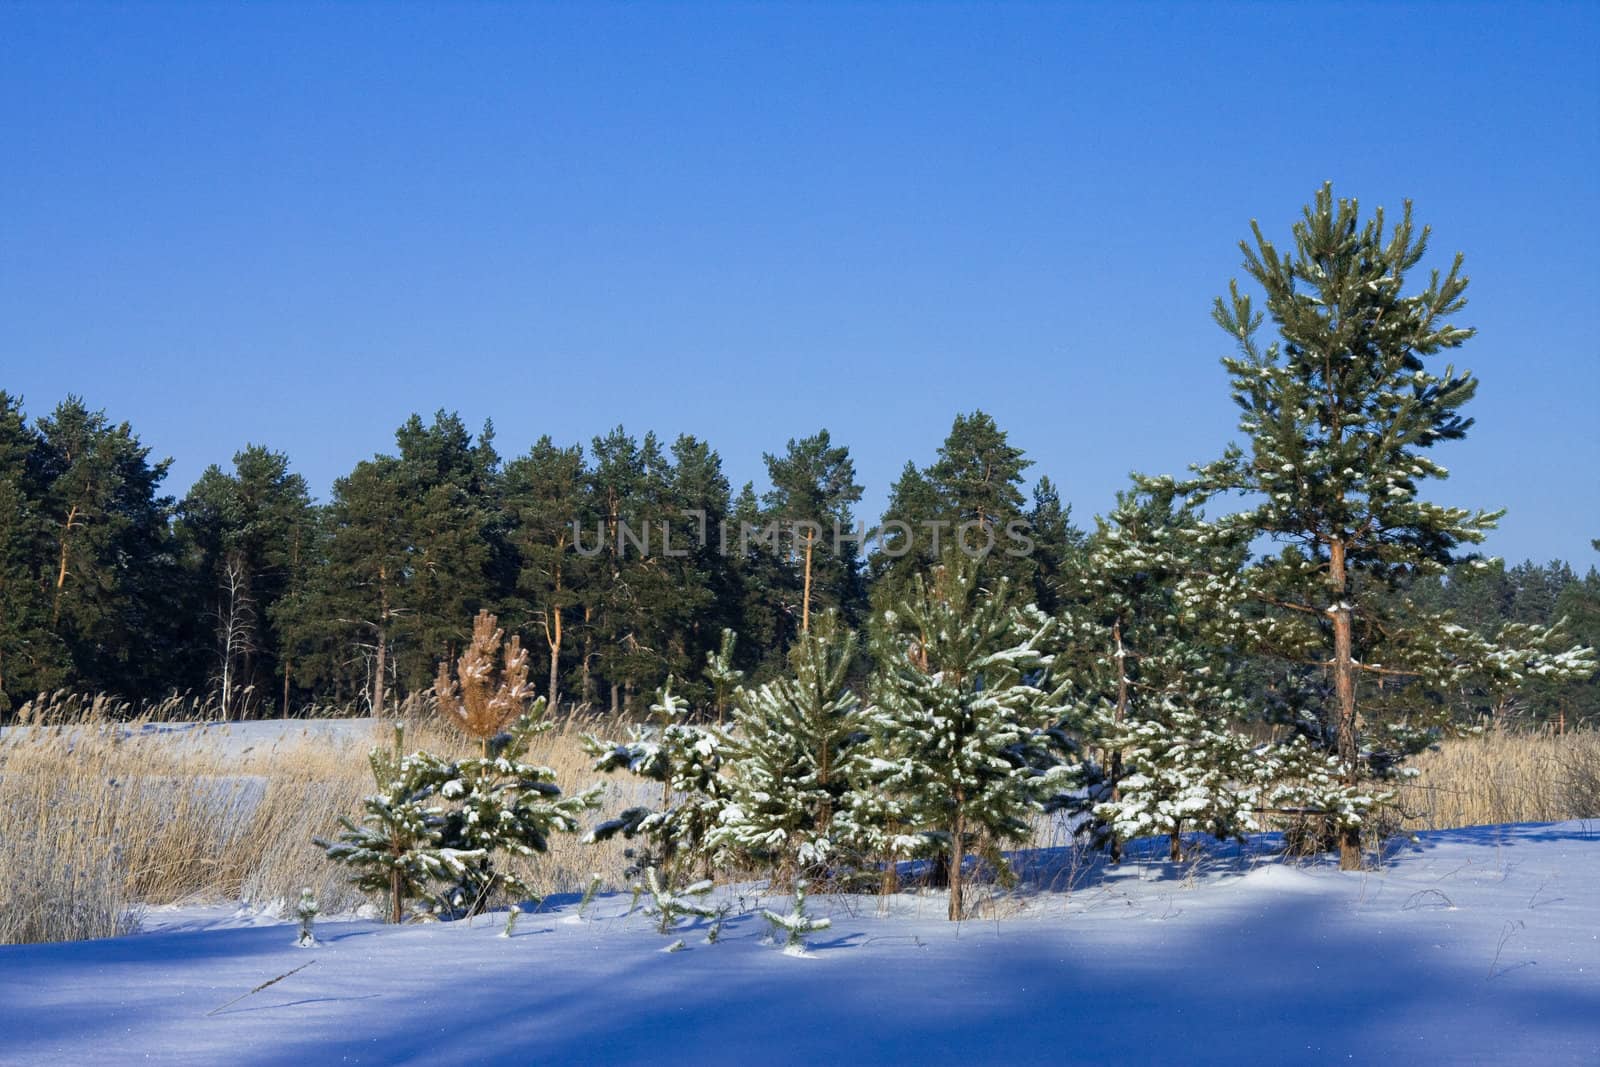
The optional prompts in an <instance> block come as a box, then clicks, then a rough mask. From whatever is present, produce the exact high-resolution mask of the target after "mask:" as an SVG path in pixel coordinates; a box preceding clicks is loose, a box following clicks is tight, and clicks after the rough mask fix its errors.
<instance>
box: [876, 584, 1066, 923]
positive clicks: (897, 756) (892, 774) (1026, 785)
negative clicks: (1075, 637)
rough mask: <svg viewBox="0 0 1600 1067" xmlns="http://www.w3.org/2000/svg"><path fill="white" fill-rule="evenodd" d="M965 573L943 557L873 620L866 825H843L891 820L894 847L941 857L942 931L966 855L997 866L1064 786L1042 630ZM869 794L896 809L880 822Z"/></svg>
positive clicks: (1045, 623) (953, 907) (1042, 623)
mask: <svg viewBox="0 0 1600 1067" xmlns="http://www.w3.org/2000/svg"><path fill="white" fill-rule="evenodd" d="M977 570H978V568H977V564H976V563H975V562H974V561H971V560H966V559H962V558H960V557H959V556H956V555H954V554H952V555H951V557H950V558H949V562H948V563H947V564H946V565H945V566H943V567H940V568H937V569H936V570H935V572H934V575H933V579H932V581H926V580H924V578H923V577H922V576H921V575H915V576H913V578H912V592H911V596H910V597H909V598H907V600H906V601H905V603H904V604H903V605H902V606H901V608H900V609H899V610H898V611H892V612H887V613H885V614H884V615H883V616H882V617H881V618H880V619H879V620H878V624H879V629H880V634H881V637H880V641H881V645H880V649H879V655H878V658H879V661H880V663H881V672H882V673H881V675H880V677H879V679H878V683H877V687H876V690H875V696H876V698H877V707H876V708H875V710H874V712H873V714H872V717H871V728H872V734H871V737H870V739H869V740H868V741H867V742H865V744H864V745H863V757H864V759H863V768H862V774H863V778H864V781H865V786H864V788H862V789H860V790H858V791H857V792H858V793H859V794H860V795H861V797H862V799H863V803H864V804H865V805H866V807H867V808H869V809H871V811H870V816H871V817H870V819H864V818H862V817H861V815H860V814H857V815H856V816H855V817H854V818H853V819H852V822H853V823H855V825H856V826H858V827H860V826H861V825H862V824H863V823H870V822H873V821H877V820H879V819H882V818H883V817H884V816H885V814H888V815H889V816H890V817H891V818H903V819H904V820H905V823H904V829H902V830H901V831H900V832H899V837H900V839H901V840H904V841H907V842H908V843H909V842H910V841H912V840H914V839H915V838H920V839H921V840H922V842H923V843H924V844H925V845H926V846H928V847H931V848H934V849H937V850H938V851H940V852H942V853H943V854H944V856H945V857H946V858H947V862H948V866H949V875H950V908H949V917H950V919H951V920H952V921H954V920H958V919H960V918H961V917H962V914H963V906H964V901H963V888H964V880H965V872H964V863H965V859H966V856H967V854H968V852H969V851H971V850H973V849H974V848H977V849H979V850H981V851H982V852H984V853H985V854H986V858H988V859H989V860H990V862H992V863H995V864H997V865H998V864H1001V863H1003V861H1002V860H1001V858H1000V853H999V846H1000V845H1001V844H1002V843H1004V842H1006V841H1013V840H1018V839H1021V838H1022V837H1024V836H1025V835H1026V834H1027V832H1028V818H1029V816H1031V815H1033V814H1034V813H1036V812H1038V811H1041V810H1042V809H1043V801H1044V800H1045V799H1046V797H1048V796H1049V795H1051V794H1053V793H1057V792H1059V791H1061V790H1063V789H1064V788H1066V787H1067V786H1068V785H1069V784H1070V783H1071V782H1072V781H1073V780H1074V778H1075V776H1076V768H1075V767H1071V766H1068V765H1067V764H1065V763H1063V762H1061V761H1060V759H1059V758H1058V753H1057V751H1056V749H1055V747H1054V745H1053V743H1052V737H1051V730H1052V728H1053V727H1054V726H1055V725H1056V724H1057V723H1058V721H1059V720H1060V719H1061V717H1062V714H1063V709H1062V707H1061V705H1060V701H1059V699H1058V697H1057V696H1056V695H1054V694H1053V693H1051V692H1049V691H1047V690H1046V689H1044V688H1042V686H1043V685H1044V684H1045V678H1046V676H1047V672H1048V669H1049V667H1050V664H1051V656H1050V655H1049V654H1048V653H1047V652H1046V651H1045V644H1046V642H1047V640H1048V639H1049V638H1050V636H1051V631H1052V629H1053V626H1054V624H1053V623H1052V621H1051V620H1049V619H1047V618H1045V617H1044V616H1043V615H1042V614H1040V613H1039V612H1038V610H1037V609H1034V608H1033V607H1032V606H1031V605H1030V606H1029V607H1027V608H1021V609H1018V608H1016V607H1014V606H1013V605H1012V603H1011V590H1010V583H1009V582H1008V581H1007V580H1005V579H1003V578H1002V579H1000V580H999V581H998V582H997V583H996V585H995V586H994V588H993V589H986V588H983V587H982V586H981V585H980V584H979V581H978V576H977ZM879 790H881V791H884V792H886V793H889V794H892V795H894V796H895V797H896V798H897V799H898V800H899V801H900V802H901V805H900V807H899V808H898V809H897V810H896V811H892V812H885V810H883V809H882V806H881V805H880V804H879V803H878V802H877V801H876V800H875V799H874V796H875V793H876V791H879Z"/></svg>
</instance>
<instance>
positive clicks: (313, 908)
mask: <svg viewBox="0 0 1600 1067" xmlns="http://www.w3.org/2000/svg"><path fill="white" fill-rule="evenodd" d="M320 911H322V907H321V905H319V904H318V903H317V897H316V894H315V893H313V892H311V887H310V886H306V887H305V888H304V889H301V890H300V902H299V903H298V904H296V905H295V907H294V914H295V918H296V919H298V920H300V931H299V934H298V936H296V937H295V940H294V944H295V947H296V948H316V947H317V946H318V945H320V944H321V942H320V941H318V940H317V934H316V931H315V930H314V929H313V926H314V924H315V923H316V921H317V914H318V913H319V912H320Z"/></svg>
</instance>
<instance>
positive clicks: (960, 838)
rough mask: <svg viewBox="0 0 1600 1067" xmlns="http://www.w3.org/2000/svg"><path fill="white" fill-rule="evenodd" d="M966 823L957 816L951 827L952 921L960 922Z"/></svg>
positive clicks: (963, 902)
mask: <svg viewBox="0 0 1600 1067" xmlns="http://www.w3.org/2000/svg"><path fill="white" fill-rule="evenodd" d="M965 838H966V825H965V820H963V819H962V817H961V816H960V815H957V816H956V819H955V824H954V825H953V826H952V827H951V828H950V921H951V922H960V921H961V914H962V910H963V905H964V904H965V903H966V902H965V901H964V900H963V899H962V892H961V889H962V871H961V868H962V865H963V861H964V860H965V859H966V844H967V843H966V840H965Z"/></svg>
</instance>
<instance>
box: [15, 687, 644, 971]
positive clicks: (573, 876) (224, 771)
mask: <svg viewBox="0 0 1600 1067" xmlns="http://www.w3.org/2000/svg"><path fill="white" fill-rule="evenodd" d="M108 706H110V707H115V706H116V705H115V703H114V702H107V701H96V700H93V699H89V700H81V701H74V702H73V704H72V706H71V707H68V708H65V709H64V708H62V707H61V706H59V705H52V706H45V707H44V708H43V709H42V713H41V709H39V708H36V709H35V710H34V714H33V716H32V718H33V721H32V723H30V724H26V725H23V726H20V727H11V728H7V729H6V730H5V731H4V732H3V733H0V828H3V829H0V871H4V872H6V874H5V877H3V878H0V944H20V943H24V942H34V941H62V940H78V939H83V938H91V937H109V936H114V935H116V934H119V933H124V932H127V931H128V930H129V929H130V928H132V927H133V926H135V925H136V924H137V920H138V908H139V907H140V906H144V905H163V904H171V903H188V902H206V901H213V902H214V901H233V900H243V901H244V902H246V903H247V904H250V905H253V906H257V907H266V908H272V909H282V908H284V907H285V906H286V905H287V906H292V903H293V901H295V900H297V899H298V898H299V895H300V889H301V887H303V886H310V887H311V889H312V891H313V892H314V893H315V894H316V895H317V898H318V900H319V901H320V902H321V904H322V909H323V913H324V914H338V913H341V912H349V911H353V910H354V909H355V908H356V907H358V906H359V905H360V904H362V903H364V900H363V898H362V897H361V895H360V894H359V893H358V892H357V891H356V890H355V889H353V888H352V887H351V886H350V885H349V872H348V871H347V870H345V869H344V868H341V867H338V866H335V865H334V864H331V863H329V862H327V860H326V859H325V858H324V857H323V854H322V850H321V849H319V848H317V847H316V846H314V845H313V844H312V843H311V839H312V838H313V837H316V836H328V835H331V834H332V833H334V832H335V831H336V829H337V820H338V817H339V816H340V815H347V816H350V817H351V818H356V817H358V816H359V813H360V810H361V798H362V797H363V796H365V795H367V794H368V793H371V792H373V790H374V788H375V786H374V782H373V780H372V772H371V770H370V768H369V767H368V764H367V752H368V750H369V749H370V748H371V747H372V746H373V745H374V744H378V745H383V746H388V745H390V744H392V743H393V737H394V734H393V723H391V722H381V723H372V722H371V721H370V720H368V721H364V722H359V723H352V724H351V726H352V727H353V730H351V731H349V732H348V733H347V736H345V737H344V738H342V739H341V738H339V737H336V736H330V735H329V734H328V733H327V732H326V731H312V730H305V731H300V732H298V736H297V731H295V730H294V728H293V724H292V723H291V724H284V728H283V731H282V732H283V734H284V735H285V736H284V738H283V739H282V740H280V741H278V742H277V743H276V744H274V745H273V746H272V747H270V748H267V749H264V750H263V749H259V748H245V747H243V746H233V747H231V748H230V746H228V745H225V744H212V743H208V742H207V741H203V740H198V739H197V738H198V736H199V734H200V733H202V732H203V731H202V729H201V728H199V727H198V726H193V725H191V726H188V727H186V726H184V725H183V724H170V725H168V724H166V723H163V722H159V721H156V720H154V719H151V718H138V719H133V720H131V721H107V720H106V719H105V718H104V717H102V716H101V715H99V714H97V712H99V711H103V710H104V709H105V708H107V707H108ZM413 710H417V711H421V712H424V713H425V714H423V715H419V716H418V717H417V718H416V719H415V720H413V721H411V722H408V723H407V724H406V732H405V745H406V748H407V749H408V750H414V749H418V748H426V749H428V750H430V751H433V752H438V753H441V754H455V755H467V754H476V752H475V751H474V750H476V749H477V748H478V745H477V743H476V742H474V741H472V740H470V739H468V738H465V737H463V736H462V735H461V734H460V733H459V732H457V731H454V730H451V729H449V728H447V727H445V726H444V725H443V723H441V722H440V721H439V720H438V718H437V717H436V716H434V715H432V714H431V713H427V712H431V709H420V708H419V709H413ZM43 723H49V724H50V725H43ZM596 729H598V730H600V731H601V732H605V731H606V729H607V728H606V726H604V725H602V724H600V723H598V722H596V721H594V720H587V719H582V718H568V719H564V720H562V721H560V722H558V724H557V725H556V727H555V728H554V729H552V730H550V731H549V732H548V733H546V734H544V735H543V736H541V737H540V738H538V739H537V741H536V742H535V744H534V746H533V750H532V752H531V753H530V757H531V759H532V761H533V762H541V763H545V764H548V765H549V766H550V767H552V768H553V769H554V770H555V771H556V774H557V781H558V782H559V783H560V784H561V785H562V786H563V788H565V789H568V790H575V789H577V788H580V787H583V786H585V785H588V784H589V783H591V782H593V781H594V780H595V778H596V775H595V774H594V773H593V772H592V771H591V770H590V762H591V761H590V759H589V757H588V756H586V755H585V754H584V753H583V752H582V750H581V749H580V748H579V745H578V739H579V735H580V734H581V733H582V732H584V731H587V730H596ZM608 785H611V786H612V788H611V789H610V793H611V799H612V802H613V804H614V805H615V806H621V805H622V804H624V803H632V802H634V801H633V800H632V799H631V798H628V797H624V796H623V795H622V793H623V790H625V789H628V788H629V786H630V785H631V783H630V782H628V781H627V780H619V781H617V782H615V783H608ZM622 849H623V846H622V845H620V844H618V843H615V842H612V843H607V844H605V845H600V846H595V845H584V844H582V843H581V842H580V841H579V840H578V839H577V837H576V836H572V835H557V836H556V838H555V839H553V840H552V841H551V845H550V851H549V853H547V854H545V855H542V856H536V857H533V858H532V859H530V860H527V861H525V863H526V869H527V874H526V875H525V877H526V880H527V881H528V883H529V884H530V885H532V886H533V887H534V888H535V889H536V890H537V891H539V892H540V893H542V894H551V893H576V892H581V891H582V889H583V888H584V887H585V886H586V885H587V884H588V882H589V879H590V877H591V874H592V873H594V872H599V873H600V874H601V875H602V877H603V878H605V879H606V881H607V882H608V883H610V884H612V885H620V884H621V883H622V882H623V877H622V869H623V867H624V866H625V865H626V861H625V860H624V859H623V857H622ZM519 862H524V861H519Z"/></svg>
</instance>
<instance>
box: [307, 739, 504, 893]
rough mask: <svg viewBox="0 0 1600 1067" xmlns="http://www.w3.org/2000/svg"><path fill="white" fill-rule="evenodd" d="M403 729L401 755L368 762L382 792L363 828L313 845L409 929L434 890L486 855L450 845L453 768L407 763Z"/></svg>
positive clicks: (397, 750) (418, 756)
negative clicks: (444, 791) (410, 910)
mask: <svg viewBox="0 0 1600 1067" xmlns="http://www.w3.org/2000/svg"><path fill="white" fill-rule="evenodd" d="M404 740H405V734H404V728H403V727H402V726H400V725H396V726H395V731H394V749H393V750H392V751H391V752H387V753H386V752H384V751H382V750H381V749H376V748H375V749H373V750H372V752H371V753H370V754H369V755H368V757H367V762H368V764H369V765H370V766H371V768H372V775H373V778H374V779H375V780H376V782H377V784H378V790H379V791H378V792H377V793H374V794H372V795H371V796H368V797H367V798H366V799H364V800H363V801H362V809H363V814H362V816H361V821H360V823H359V824H358V823H353V822H351V821H350V820H349V819H348V818H342V817H341V818H340V820H339V825H340V826H341V827H342V829H341V830H340V832H339V834H338V835H337V837H336V838H335V839H334V840H333V841H327V840H324V839H322V838H314V839H313V841H314V843H315V844H316V845H317V846H318V847H319V848H321V849H323V850H324V851H325V852H326V853H327V855H328V858H329V859H330V860H332V861H333V862H335V863H339V864H343V865H345V866H348V867H352V868H354V869H355V870H356V875H355V877H354V881H355V884H356V885H357V886H358V887H359V888H361V889H362V890H364V891H366V892H368V893H372V894H375V895H383V896H386V897H387V898H388V900H389V921H390V922H394V923H398V922H404V921H405V916H406V910H407V907H408V905H409V904H410V903H411V902H413V901H418V900H422V901H428V900H432V899H433V894H432V892H431V891H430V888H429V887H430V884H431V883H433V882H435V881H440V880H444V879H451V878H457V879H458V878H461V877H464V876H465V875H466V873H467V866H468V864H469V863H473V862H475V861H477V860H480V859H482V858H483V856H484V854H483V852H482V850H481V849H478V850H474V849H462V848H456V847H453V846H452V845H451V844H450V843H448V842H447V841H446V839H445V826H446V815H445V810H444V807H443V805H442V804H441V803H440V800H439V790H440V788H441V787H442V786H443V785H444V783H445V782H447V781H449V780H450V778H451V777H453V775H451V774H450V770H451V768H450V765H449V764H447V763H445V762H444V761H442V760H440V759H439V758H438V757H436V756H432V755H429V754H428V753H426V752H414V753H412V754H410V755H401V752H402V750H403V747H404Z"/></svg>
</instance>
